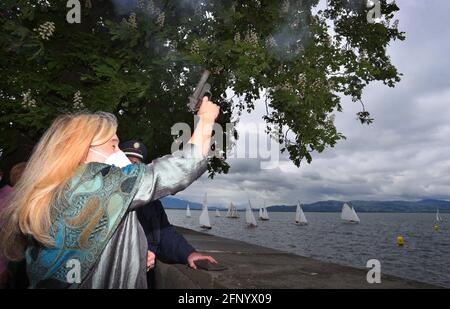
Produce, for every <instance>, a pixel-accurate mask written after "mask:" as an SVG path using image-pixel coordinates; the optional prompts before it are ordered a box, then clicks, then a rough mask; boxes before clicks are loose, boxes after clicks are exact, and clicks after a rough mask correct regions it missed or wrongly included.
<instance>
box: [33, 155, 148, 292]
mask: <svg viewBox="0 0 450 309" xmlns="http://www.w3.org/2000/svg"><path fill="white" fill-rule="evenodd" d="M144 172H145V165H144V164H137V165H128V166H127V167H124V168H122V169H120V168H117V167H115V166H110V165H107V164H103V163H88V164H83V165H81V166H80V167H79V169H78V170H77V172H76V173H75V175H74V176H73V177H72V178H71V179H70V180H69V181H68V182H67V184H66V185H65V187H64V190H63V192H62V196H61V198H59V199H58V201H57V202H55V203H54V205H53V208H52V223H53V224H52V227H51V232H50V235H51V236H52V237H53V239H54V240H55V243H54V246H53V247H51V248H47V247H44V246H41V245H39V244H37V243H35V242H33V241H31V242H30V245H29V246H28V248H27V251H26V259H27V272H28V276H29V279H30V287H31V288H39V287H47V288H48V287H55V288H77V287H78V286H79V284H80V281H81V282H82V281H83V279H84V278H85V277H86V275H87V274H88V273H89V271H90V270H91V268H92V267H93V265H94V264H95V262H96V261H97V259H98V257H99V256H100V254H101V253H102V251H103V249H104V248H105V246H106V245H107V243H108V241H109V239H110V238H111V236H112V235H113V234H114V232H115V230H116V229H117V227H118V225H119V223H120V222H121V220H122V218H123V217H124V216H125V214H126V212H127V210H128V206H129V205H130V204H131V201H132V200H133V198H134V196H135V195H136V192H137V191H138V189H139V186H140V183H141V180H142V177H143V174H144ZM75 268H77V269H75ZM73 270H76V271H79V276H78V278H77V276H74V277H73V278H72V277H71V275H72V274H71V273H70V272H71V271H73Z"/></svg>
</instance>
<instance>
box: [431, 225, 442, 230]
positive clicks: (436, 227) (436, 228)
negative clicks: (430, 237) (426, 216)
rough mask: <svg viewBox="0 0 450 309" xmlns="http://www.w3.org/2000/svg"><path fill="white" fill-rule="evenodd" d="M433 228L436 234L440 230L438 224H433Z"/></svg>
mask: <svg viewBox="0 0 450 309" xmlns="http://www.w3.org/2000/svg"><path fill="white" fill-rule="evenodd" d="M433 228H434V230H435V231H436V232H438V231H439V230H440V229H441V227H440V226H439V225H438V224H435V225H434V226H433Z"/></svg>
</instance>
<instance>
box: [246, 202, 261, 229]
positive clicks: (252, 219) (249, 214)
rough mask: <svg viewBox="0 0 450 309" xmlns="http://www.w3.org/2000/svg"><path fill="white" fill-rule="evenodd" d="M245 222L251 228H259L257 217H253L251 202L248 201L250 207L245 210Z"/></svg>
mask: <svg viewBox="0 0 450 309" xmlns="http://www.w3.org/2000/svg"><path fill="white" fill-rule="evenodd" d="M245 221H246V222H247V225H248V226H249V227H257V226H258V224H257V223H256V219H255V216H254V215H253V211H252V205H251V204H250V200H248V206H247V209H246V210H245Z"/></svg>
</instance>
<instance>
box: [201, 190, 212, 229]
mask: <svg viewBox="0 0 450 309" xmlns="http://www.w3.org/2000/svg"><path fill="white" fill-rule="evenodd" d="M198 220H199V223H200V226H201V228H202V229H208V230H210V229H211V223H210V222H209V213H208V203H207V200H206V193H205V199H204V200H203V208H202V213H201V214H200V217H199V219H198Z"/></svg>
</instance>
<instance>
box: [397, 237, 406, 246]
mask: <svg viewBox="0 0 450 309" xmlns="http://www.w3.org/2000/svg"><path fill="white" fill-rule="evenodd" d="M404 244H405V239H403V236H397V246H399V247H403V245H404Z"/></svg>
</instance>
